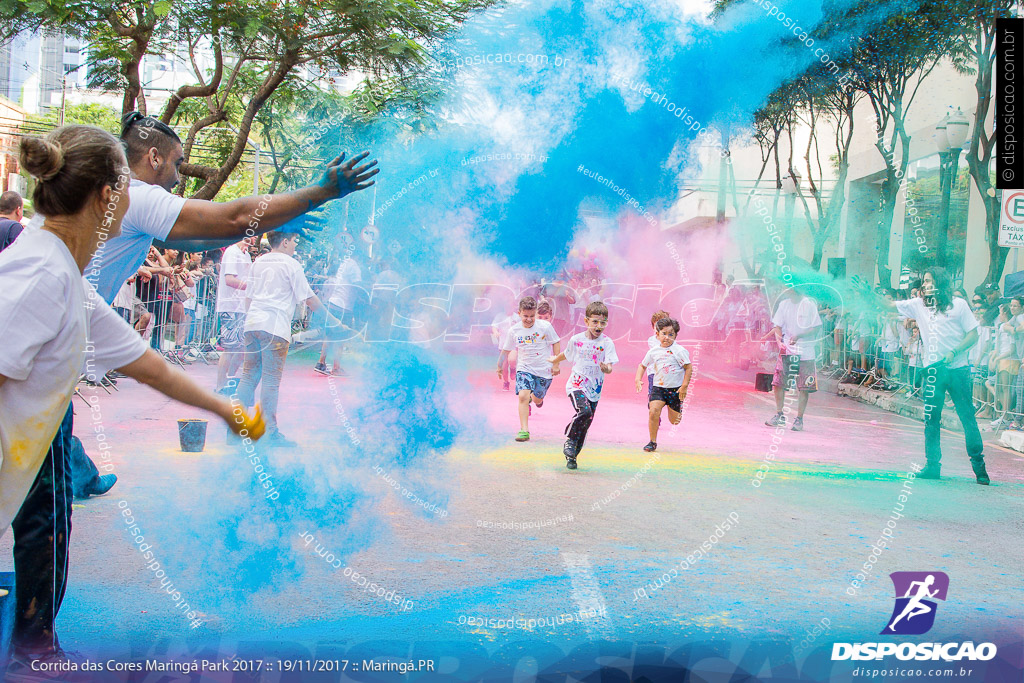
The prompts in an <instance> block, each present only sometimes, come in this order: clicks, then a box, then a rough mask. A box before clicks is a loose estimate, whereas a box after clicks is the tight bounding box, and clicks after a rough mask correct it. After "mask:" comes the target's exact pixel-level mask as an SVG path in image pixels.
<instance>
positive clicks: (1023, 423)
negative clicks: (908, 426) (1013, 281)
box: [818, 281, 1024, 431]
mask: <svg viewBox="0 0 1024 683" xmlns="http://www.w3.org/2000/svg"><path fill="white" fill-rule="evenodd" d="M919 288H920V282H919V281H915V282H911V283H910V286H909V287H908V288H906V289H901V290H892V289H881V290H877V291H878V293H879V294H881V295H882V296H883V297H885V299H887V300H889V301H903V300H908V299H914V298H916V297H917V296H919V294H920V292H919ZM953 296H954V297H955V298H960V299H963V300H965V301H967V303H968V305H969V306H970V309H971V311H972V312H973V313H974V316H975V319H976V320H977V321H978V324H979V335H978V342H977V343H976V344H975V345H974V346H973V347H972V348H971V349H970V351H969V354H968V358H969V367H970V372H971V378H972V382H973V392H974V401H975V408H976V412H977V414H978V415H979V416H980V417H986V418H993V421H992V423H991V426H990V427H991V429H994V430H999V429H1015V430H1019V431H1024V373H1021V372H1020V370H1021V361H1022V359H1024V296H1012V297H1003V296H1002V295H1001V293H1000V289H999V287H998V286H997V285H994V284H984V285H980V286H978V287H977V288H976V289H975V290H974V294H973V295H972V296H971V298H970V299H968V298H967V292H966V291H965V290H964V289H963V288H957V289H955V290H954V291H953ZM820 315H821V318H822V322H823V327H822V341H821V344H820V345H819V354H818V363H819V367H820V368H821V370H822V371H823V372H824V373H825V374H827V375H831V376H833V377H835V378H837V379H838V380H839V381H840V382H841V383H850V384H859V385H861V386H865V387H872V388H873V389H875V390H879V391H888V392H893V393H898V394H906V395H909V396H917V397H921V392H922V379H923V367H924V362H923V359H924V351H925V349H924V348H923V347H922V339H921V333H920V329H919V327H918V324H917V321H916V320H914V319H913V318H908V317H903V316H900V315H899V314H897V313H895V312H882V313H877V312H875V311H873V310H845V309H844V308H843V307H841V306H829V305H823V306H821V308H820Z"/></svg>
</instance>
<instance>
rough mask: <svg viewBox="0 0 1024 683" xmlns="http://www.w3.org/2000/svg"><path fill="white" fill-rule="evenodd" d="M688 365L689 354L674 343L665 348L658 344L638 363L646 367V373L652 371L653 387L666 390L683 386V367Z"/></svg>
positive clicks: (684, 373)
mask: <svg viewBox="0 0 1024 683" xmlns="http://www.w3.org/2000/svg"><path fill="white" fill-rule="evenodd" d="M689 364H690V353H689V352H688V351H687V350H686V349H684V348H683V347H682V346H680V345H679V344H676V343H675V342H672V345H671V346H669V347H667V348H666V347H664V346H661V344H659V345H658V346H656V347H655V348H653V349H648V351H647V355H646V356H644V359H643V360H642V361H640V365H643V366H644V367H646V368H647V372H651V371H652V370H653V372H654V386H656V387H665V388H668V389H678V388H679V387H681V386H683V378H684V377H685V376H686V367H685V366H687V365H689Z"/></svg>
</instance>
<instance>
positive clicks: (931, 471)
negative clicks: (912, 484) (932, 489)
mask: <svg viewBox="0 0 1024 683" xmlns="http://www.w3.org/2000/svg"><path fill="white" fill-rule="evenodd" d="M983 467H984V465H983ZM940 469H941V466H940V465H939V463H937V462H930V463H928V464H927V465H925V466H924V469H923V470H921V471H920V472H918V473H917V478H918V479H941V478H942V477H940V476H939V470H940Z"/></svg>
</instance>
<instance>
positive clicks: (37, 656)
mask: <svg viewBox="0 0 1024 683" xmlns="http://www.w3.org/2000/svg"><path fill="white" fill-rule="evenodd" d="M84 663H85V660H84V659H83V658H82V656H81V655H79V654H78V653H77V652H65V651H64V650H62V649H61V648H60V646H57V647H55V648H54V649H52V650H48V651H46V652H41V653H40V652H32V653H24V652H15V653H14V654H13V655H11V661H10V662H9V663H8V664H7V671H6V673H5V675H4V681H7V682H8V683H39V682H40V681H61V682H62V683H79V682H81V683H86V682H87V681H91V680H94V678H93V677H92V676H91V675H89V673H88V672H86V671H82V670H81V669H82V665H83V664H84Z"/></svg>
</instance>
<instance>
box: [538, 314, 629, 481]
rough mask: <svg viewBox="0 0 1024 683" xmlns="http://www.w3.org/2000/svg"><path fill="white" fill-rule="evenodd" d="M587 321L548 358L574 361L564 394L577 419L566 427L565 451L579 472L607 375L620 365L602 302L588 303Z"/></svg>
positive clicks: (570, 464) (569, 465) (568, 462)
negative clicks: (579, 458) (578, 462)
mask: <svg viewBox="0 0 1024 683" xmlns="http://www.w3.org/2000/svg"><path fill="white" fill-rule="evenodd" d="M584 322H585V323H586V325H587V329H586V331H585V332H580V333H579V334H576V335H573V336H572V338H571V339H569V341H568V342H567V343H566V345H565V350H564V351H562V352H561V353H559V354H557V355H555V356H552V357H551V358H550V359H549V360H550V361H551V363H552V364H558V363H561V362H562V361H563V360H570V361H572V374H571V375H569V380H568V381H567V382H566V383H565V393H566V394H568V395H569V400H570V401H571V402H572V407H573V408H574V409H575V410H576V416H575V417H574V418H573V419H572V422H570V423H569V425H568V426H567V427H566V428H565V432H566V436H567V438H566V440H565V446H564V447H563V449H562V453H564V454H565V466H566V467H567V468H569V469H570V470H574V469H576V458H577V456H579V454H580V451H582V450H583V443H584V441H586V438H587V430H589V429H590V424H591V423H592V422H593V421H594V412H595V411H596V410H597V402H598V401H599V400H600V399H601V389H602V387H603V386H604V375H607V374H609V373H611V371H612V366H614V365H615V364H616V363H618V362H619V357H618V355H617V354H616V353H615V344H613V343H612V340H611V339H609V338H608V337H606V336H605V335H604V328H605V327H606V326H607V325H608V307H607V306H605V305H604V303H602V302H600V301H593V302H591V303H589V304H587V310H586V318H585V320H584Z"/></svg>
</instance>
